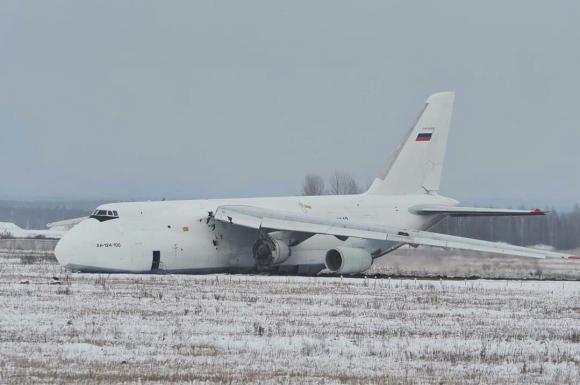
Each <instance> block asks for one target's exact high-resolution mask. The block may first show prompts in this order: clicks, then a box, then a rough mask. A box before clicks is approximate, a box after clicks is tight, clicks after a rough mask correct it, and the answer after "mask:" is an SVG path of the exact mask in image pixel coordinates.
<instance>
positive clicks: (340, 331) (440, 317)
mask: <svg viewBox="0 0 580 385" xmlns="http://www.w3.org/2000/svg"><path fill="white" fill-rule="evenodd" d="M0 266H2V268H0V308H1V309H2V312H1V313H0V383H7V384H30V383H59V384H60V383H75V384H76V383H79V384H126V383H138V382H141V383H154V384H167V383H195V384H198V383H199V384H208V383H219V384H248V383H261V384H289V383H296V384H337V383H338V384H416V383H422V384H439V383H442V384H484V383H488V384H578V383H579V381H578V379H579V378H580V369H579V365H580V322H579V320H580V284H579V283H576V282H536V281H527V282H517V281H492V282H490V281H477V280H475V281H444V280H443V281H440V280H412V279H411V280H396V279H346V278H345V279H340V278H300V277H266V276H242V275H240V276H229V275H211V276H178V275H155V276H146V275H142V276H135V275H89V274H87V275H84V274H70V273H66V272H62V271H61V270H60V268H59V267H58V265H56V264H54V263H50V262H32V263H29V264H22V263H20V261H19V259H18V258H10V259H6V258H0ZM21 282H28V283H21Z"/></svg>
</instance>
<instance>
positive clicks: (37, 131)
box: [0, 0, 580, 204]
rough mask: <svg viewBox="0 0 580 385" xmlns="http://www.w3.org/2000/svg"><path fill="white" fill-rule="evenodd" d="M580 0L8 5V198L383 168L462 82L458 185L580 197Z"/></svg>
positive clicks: (4, 157)
mask: <svg viewBox="0 0 580 385" xmlns="http://www.w3.org/2000/svg"><path fill="white" fill-rule="evenodd" d="M579 16H580V2H578V1H553V2H529V1H510V2H506V1H486V2H470V1H436V2H435V1H423V2H417V1H364V2H363V1H348V2H346V1H336V0H333V1H287V2H277V1H243V2H242V1H231V2H225V1H224V2H217V1H154V2H153V1H117V0H115V1H41V0H39V1H23V0H17V1H8V0H3V1H2V2H1V3H0V162H1V164H2V165H3V169H4V172H3V173H2V174H3V176H2V183H1V185H0V198H3V199H7V198H12V199H15V198H16V199H40V198H87V199H88V198H96V199H99V198H111V199H132V198H135V199H158V198H160V197H162V196H165V197H167V198H196V197H226V196H260V195H280V194H293V193H299V192H300V187H301V183H302V178H303V176H304V174H306V173H309V172H313V173H319V174H321V175H323V176H328V175H329V174H330V173H331V172H332V171H333V170H335V169H341V170H345V171H347V172H350V173H351V174H353V175H354V176H355V177H356V178H357V179H358V180H359V181H361V182H362V183H367V182H368V181H370V180H371V179H372V177H373V176H374V175H375V174H376V173H377V172H378V171H379V170H380V169H381V166H382V164H383V163H384V161H385V160H386V159H387V158H388V156H389V155H390V153H391V152H392V151H393V149H394V148H395V146H396V145H397V143H398V142H399V141H400V140H401V138H402V136H403V134H404V132H405V130H406V129H407V128H408V126H409V125H410V123H411V122H412V121H413V119H414V118H415V115H416V113H417V111H418V110H419V109H420V108H421V107H422V104H423V102H424V100H425V98H426V97H427V96H428V95H429V94H431V93H433V92H437V91H443V90H456V91H457V99H456V109H455V115H454V119H453V122H452V133H451V139H450V143H449V151H448V156H447V162H446V168H445V172H444V182H443V190H444V191H443V192H444V193H447V194H449V195H451V196H454V197H457V198H459V199H462V200H465V201H478V200H482V199H483V198H486V199H487V198H489V199H496V200H504V201H509V202H514V204H516V202H518V201H520V200H521V201H522V202H524V203H526V202H534V201H535V202H545V203H548V204H559V203H560V202H566V203H571V202H574V201H576V200H580V199H579V198H580V197H579V194H578V193H579V192H580V177H579V173H578V171H577V166H578V164H580V151H578V147H579V143H580V118H579V115H578V94H579V90H580V75H579V70H580V50H579V49H578V44H579V42H580V26H579V23H578V18H579Z"/></svg>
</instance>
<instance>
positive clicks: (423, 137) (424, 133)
mask: <svg viewBox="0 0 580 385" xmlns="http://www.w3.org/2000/svg"><path fill="white" fill-rule="evenodd" d="M433 131H435V129H434V128H422V129H420V130H419V133H418V134H417V139H415V141H416V142H428V141H430V140H431V137H432V136H433Z"/></svg>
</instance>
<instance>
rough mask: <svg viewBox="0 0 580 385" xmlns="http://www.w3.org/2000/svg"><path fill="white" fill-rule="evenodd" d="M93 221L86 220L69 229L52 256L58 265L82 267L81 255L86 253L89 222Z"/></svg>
mask: <svg viewBox="0 0 580 385" xmlns="http://www.w3.org/2000/svg"><path fill="white" fill-rule="evenodd" d="M93 221H95V220H94V219H87V220H84V221H82V222H81V223H79V224H77V225H76V226H74V227H73V228H72V229H70V230H69V231H68V232H67V233H65V234H64V236H63V237H62V238H61V239H60V241H58V243H57V244H56V248H55V249H54V255H55V257H56V259H57V260H58V263H59V264H60V265H61V266H63V267H70V266H74V265H82V258H83V255H85V254H86V252H87V245H88V243H89V242H90V239H89V236H90V234H91V231H90V227H91V224H92V223H91V222H93Z"/></svg>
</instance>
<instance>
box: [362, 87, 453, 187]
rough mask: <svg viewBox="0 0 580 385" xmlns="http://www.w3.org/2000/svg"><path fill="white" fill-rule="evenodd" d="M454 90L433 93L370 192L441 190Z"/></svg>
mask: <svg viewBox="0 0 580 385" xmlns="http://www.w3.org/2000/svg"><path fill="white" fill-rule="evenodd" d="M454 99H455V93H454V92H440V93H437V94H434V95H431V96H430V97H429V98H428V99H427V102H426V104H425V107H424V108H423V110H422V111H421V114H420V115H419V117H418V118H417V121H416V122H415V124H414V125H413V126H412V127H411V129H410V130H409V132H408V133H407V136H406V137H405V140H404V141H403V143H402V144H401V145H400V146H399V148H398V149H397V150H396V151H395V153H394V155H393V157H392V158H391V160H390V161H389V162H387V164H386V165H385V168H384V170H383V172H382V173H381V174H380V175H379V176H378V177H377V178H375V180H374V181H373V183H372V185H371V187H370V188H369V190H368V191H367V193H368V194H385V195H388V194H400V195H402V194H415V193H424V194H425V193H432V192H437V191H439V185H440V182H441V172H442V170H443V160H444V158H445V150H446V148H447V137H448V134H449V124H450V122H451V114H452V112H453V101H454Z"/></svg>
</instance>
